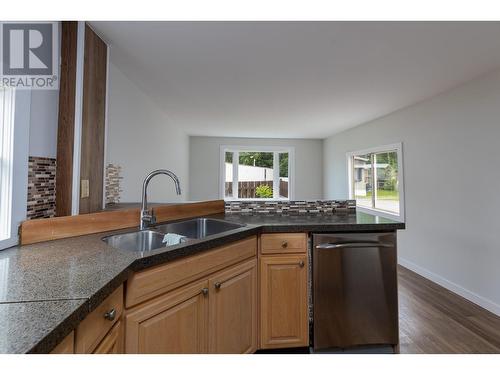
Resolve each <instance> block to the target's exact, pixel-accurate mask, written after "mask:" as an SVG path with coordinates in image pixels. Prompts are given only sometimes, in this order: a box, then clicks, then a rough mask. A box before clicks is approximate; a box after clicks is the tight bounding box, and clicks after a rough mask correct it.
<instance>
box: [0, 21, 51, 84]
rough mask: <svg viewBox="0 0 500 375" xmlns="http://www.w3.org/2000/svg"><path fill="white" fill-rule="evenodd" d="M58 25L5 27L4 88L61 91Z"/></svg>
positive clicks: (21, 24) (1, 72)
mask: <svg viewBox="0 0 500 375" xmlns="http://www.w3.org/2000/svg"><path fill="white" fill-rule="evenodd" d="M57 29H58V28H57V23H55V22H40V23H6V22H3V23H2V24H1V38H0V40H1V43H2V48H1V54H2V56H1V57H2V58H1V69H0V74H1V76H0V86H6V87H16V88H25V89H57V76H58V74H57V73H58V71H57V70H58V69H57V68H58V48H57V47H58V43H57V42H58V40H57Z"/></svg>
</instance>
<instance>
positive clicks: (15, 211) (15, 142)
mask: <svg viewBox="0 0 500 375" xmlns="http://www.w3.org/2000/svg"><path fill="white" fill-rule="evenodd" d="M30 103H31V93H30V91H29V90H14V89H11V88H4V87H0V250H1V249H4V248H7V247H10V246H13V245H15V244H16V243H17V241H18V237H17V227H18V225H19V223H20V222H21V221H23V220H24V219H25V218H26V201H27V199H26V196H27V183H28V148H29V118H30Z"/></svg>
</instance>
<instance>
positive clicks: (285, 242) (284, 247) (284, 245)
mask: <svg viewBox="0 0 500 375" xmlns="http://www.w3.org/2000/svg"><path fill="white" fill-rule="evenodd" d="M281 247H282V248H283V249H286V248H287V247H288V242H287V241H283V242H282V243H281Z"/></svg>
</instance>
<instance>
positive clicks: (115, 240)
mask: <svg viewBox="0 0 500 375" xmlns="http://www.w3.org/2000/svg"><path fill="white" fill-rule="evenodd" d="M163 237H164V235H163V234H162V233H158V232H155V231H152V230H141V231H137V232H131V233H124V234H116V235H114V236H107V237H104V238H103V239H102V240H103V241H104V242H106V243H107V244H108V245H109V246H111V247H115V248H117V249H121V250H129V251H141V252H142V251H150V250H153V249H159V248H160V247H165V244H164V243H163Z"/></svg>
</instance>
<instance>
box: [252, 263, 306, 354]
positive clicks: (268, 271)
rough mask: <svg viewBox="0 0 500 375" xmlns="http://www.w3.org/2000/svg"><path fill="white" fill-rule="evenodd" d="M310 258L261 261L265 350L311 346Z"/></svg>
mask: <svg viewBox="0 0 500 375" xmlns="http://www.w3.org/2000/svg"><path fill="white" fill-rule="evenodd" d="M307 269H308V267H307V256H306V255H305V254H304V255H293V256H288V255H287V256H282V255H279V256H264V257H262V258H261V259H260V283H261V284H260V293H261V306H260V314H261V317H260V319H261V320H260V327H261V328H260V329H261V348H263V349H270V348H284V347H300V346H308V345H309V323H308V321H309V319H308V300H307Z"/></svg>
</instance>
